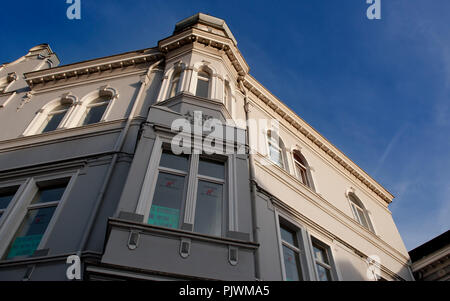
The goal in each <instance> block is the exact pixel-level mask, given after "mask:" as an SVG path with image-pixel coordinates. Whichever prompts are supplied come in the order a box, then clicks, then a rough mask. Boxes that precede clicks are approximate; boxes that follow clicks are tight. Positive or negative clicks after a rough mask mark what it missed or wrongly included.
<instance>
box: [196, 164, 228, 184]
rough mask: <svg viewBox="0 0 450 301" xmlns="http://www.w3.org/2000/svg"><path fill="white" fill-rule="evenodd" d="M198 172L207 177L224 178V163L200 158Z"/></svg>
mask: <svg viewBox="0 0 450 301" xmlns="http://www.w3.org/2000/svg"><path fill="white" fill-rule="evenodd" d="M198 173H199V174H201V175H204V176H208V177H213V178H218V179H224V178H225V164H224V163H223V162H217V161H211V160H205V159H200V162H199V165H198Z"/></svg>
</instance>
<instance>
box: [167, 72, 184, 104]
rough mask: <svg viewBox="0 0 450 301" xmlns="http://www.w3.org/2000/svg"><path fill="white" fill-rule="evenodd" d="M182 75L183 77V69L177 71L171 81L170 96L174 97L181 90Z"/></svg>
mask: <svg viewBox="0 0 450 301" xmlns="http://www.w3.org/2000/svg"><path fill="white" fill-rule="evenodd" d="M180 77H181V71H180V70H178V71H176V72H175V73H174V74H173V76H172V80H171V81H170V86H169V98H171V97H174V96H175V95H177V92H178V91H179V90H180V82H181V81H180Z"/></svg>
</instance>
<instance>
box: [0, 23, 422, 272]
mask: <svg viewBox="0 0 450 301" xmlns="http://www.w3.org/2000/svg"><path fill="white" fill-rule="evenodd" d="M58 65H59V60H58V57H57V56H56V54H55V53H53V52H52V50H51V49H50V47H49V46H48V45H46V44H43V45H38V46H36V47H34V48H32V49H30V51H29V52H28V54H26V55H25V56H23V57H21V58H19V59H18V60H16V61H14V62H11V63H7V64H4V65H2V66H1V67H0V125H1V128H2V131H0V258H1V260H0V280H67V279H68V278H67V275H66V273H67V269H68V267H70V266H71V264H72V263H76V261H69V262H68V260H67V258H68V257H69V256H73V255H76V256H78V258H80V271H81V278H82V279H83V280H100V279H102V280H104V279H107V280H116V279H117V280H118V279H148V280H164V279H180V280H181V279H187V280H195V279H206V280H209V279H211V280H212V279H214V280H330V281H339V280H376V279H385V280H413V277H412V274H411V271H410V268H409V255H408V252H407V251H406V249H405V247H404V244H403V241H402V239H401V237H400V235H399V233H398V230H397V228H396V225H395V223H394V221H393V219H392V215H391V212H390V211H389V209H388V205H389V204H390V203H391V202H392V199H393V196H392V195H391V194H390V193H389V192H388V191H387V190H386V189H384V188H383V187H382V186H381V185H380V184H378V183H377V182H376V181H374V180H373V179H372V178H371V177H370V176H369V175H368V174H367V173H365V172H364V171H363V170H362V169H361V168H359V167H358V166H357V165H356V164H355V163H353V162H352V161H351V160H350V159H349V158H347V157H346V156H345V155H344V154H343V153H342V152H341V151H339V150H338V149H337V148H336V147H334V146H333V145H332V144H331V143H330V142H329V141H327V140H326V139H325V138H324V137H322V136H321V135H320V134H319V133H318V132H317V131H316V130H314V129H313V128H312V127H311V126H310V125H308V124H307V123H306V122H305V121H304V120H302V119H301V118H300V117H299V116H298V115H296V114H295V113H294V112H293V111H292V110H290V109H289V108H288V107H287V106H286V105H285V104H283V103H282V102H281V101H280V100H279V99H278V98H276V97H275V96H274V95H272V94H271V93H270V91H268V90H267V89H266V88H265V87H263V86H262V85H261V84H260V83H259V82H258V81H257V80H256V79H255V78H253V77H252V76H251V75H250V73H249V66H248V65H247V63H246V62H245V60H244V58H243V56H242V55H241V53H240V51H239V49H238V47H237V41H236V39H235V38H234V36H233V34H232V33H231V31H230V29H229V28H228V26H227V25H226V23H225V22H224V21H223V20H221V19H218V18H215V17H212V16H208V15H204V14H197V15H195V16H192V17H190V18H187V19H185V20H182V21H180V22H178V23H177V24H176V25H175V30H174V33H173V35H171V36H170V37H167V38H165V39H163V40H161V41H159V42H158V44H157V46H156V47H153V48H148V49H143V50H139V51H132V52H127V53H123V54H118V55H114V56H110V57H104V58H99V59H94V60H89V61H84V62H79V63H74V64H70V65H64V66H58ZM280 76H281V75H280ZM180 150H182V151H183V152H180Z"/></svg>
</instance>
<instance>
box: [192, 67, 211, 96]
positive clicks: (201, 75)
mask: <svg viewBox="0 0 450 301" xmlns="http://www.w3.org/2000/svg"><path fill="white" fill-rule="evenodd" d="M210 83H211V75H210V74H209V73H208V72H207V71H205V70H201V71H199V72H198V74H197V90H196V92H195V95H196V96H199V97H204V98H208V97H209V86H210Z"/></svg>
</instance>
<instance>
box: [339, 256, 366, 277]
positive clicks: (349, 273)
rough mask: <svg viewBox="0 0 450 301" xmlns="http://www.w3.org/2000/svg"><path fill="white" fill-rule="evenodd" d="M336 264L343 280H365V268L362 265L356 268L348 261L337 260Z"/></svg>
mask: <svg viewBox="0 0 450 301" xmlns="http://www.w3.org/2000/svg"><path fill="white" fill-rule="evenodd" d="M363 264H364V263H363ZM337 266H338V268H339V271H340V273H341V276H342V280H343V281H367V276H366V274H365V271H366V268H364V267H363V266H362V265H361V266H360V267H359V268H358V267H355V265H354V264H353V263H352V262H350V261H347V260H338V261H337Z"/></svg>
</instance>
